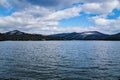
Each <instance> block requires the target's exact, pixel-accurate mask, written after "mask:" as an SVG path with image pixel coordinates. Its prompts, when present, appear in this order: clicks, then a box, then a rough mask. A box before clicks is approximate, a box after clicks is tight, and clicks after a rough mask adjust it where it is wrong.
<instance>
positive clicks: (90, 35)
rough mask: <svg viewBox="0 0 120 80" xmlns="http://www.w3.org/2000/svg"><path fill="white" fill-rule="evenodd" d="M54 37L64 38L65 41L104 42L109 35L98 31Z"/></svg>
mask: <svg viewBox="0 0 120 80" xmlns="http://www.w3.org/2000/svg"><path fill="white" fill-rule="evenodd" d="M52 36H59V37H63V38H64V39H65V40H103V39H105V38H106V37H108V36H109V35H107V34H103V33H100V32H97V31H87V32H82V33H76V32H73V33H64V34H55V35H52Z"/></svg>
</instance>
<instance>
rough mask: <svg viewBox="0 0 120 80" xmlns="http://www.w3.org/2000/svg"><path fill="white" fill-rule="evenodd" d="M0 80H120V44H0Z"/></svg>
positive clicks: (44, 42)
mask: <svg viewBox="0 0 120 80" xmlns="http://www.w3.org/2000/svg"><path fill="white" fill-rule="evenodd" d="M0 80H120V41H1V42H0Z"/></svg>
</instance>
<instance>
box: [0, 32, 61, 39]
mask: <svg viewBox="0 0 120 80" xmlns="http://www.w3.org/2000/svg"><path fill="white" fill-rule="evenodd" d="M0 38H1V40H13V41H17V40H22V41H28V40H60V39H61V38H60V37H49V36H45V35H41V34H29V33H24V32H21V31H18V30H13V31H9V32H6V33H3V35H2V36H0Z"/></svg>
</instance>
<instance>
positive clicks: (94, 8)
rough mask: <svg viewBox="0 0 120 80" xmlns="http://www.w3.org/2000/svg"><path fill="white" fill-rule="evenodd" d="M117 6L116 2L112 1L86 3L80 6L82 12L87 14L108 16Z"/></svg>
mask: <svg viewBox="0 0 120 80" xmlns="http://www.w3.org/2000/svg"><path fill="white" fill-rule="evenodd" d="M118 5H119V1H118V0H112V1H107V2H104V1H103V2H101V3H99V2H93V3H86V4H84V5H83V6H82V8H83V10H84V11H85V12H87V13H92V14H100V15H104V14H109V13H111V12H112V10H113V9H115V8H117V6H118Z"/></svg>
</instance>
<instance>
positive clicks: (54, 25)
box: [0, 0, 120, 34]
mask: <svg viewBox="0 0 120 80" xmlns="http://www.w3.org/2000/svg"><path fill="white" fill-rule="evenodd" d="M119 25H120V0H96V1H91V0H0V32H6V31H10V30H16V29H17V30H21V31H25V32H31V33H40V34H54V33H65V32H83V31H100V32H103V33H109V34H114V33H119V32H120V26H119Z"/></svg>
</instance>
